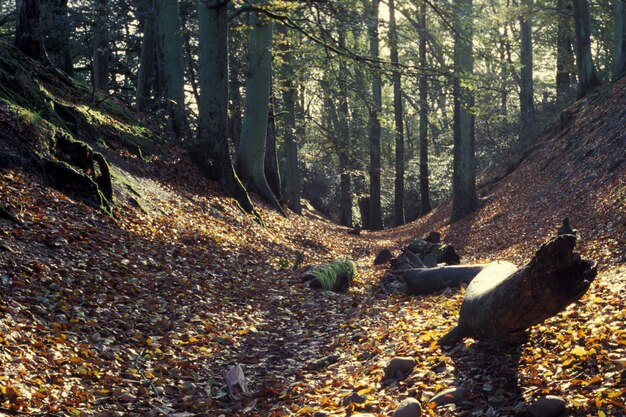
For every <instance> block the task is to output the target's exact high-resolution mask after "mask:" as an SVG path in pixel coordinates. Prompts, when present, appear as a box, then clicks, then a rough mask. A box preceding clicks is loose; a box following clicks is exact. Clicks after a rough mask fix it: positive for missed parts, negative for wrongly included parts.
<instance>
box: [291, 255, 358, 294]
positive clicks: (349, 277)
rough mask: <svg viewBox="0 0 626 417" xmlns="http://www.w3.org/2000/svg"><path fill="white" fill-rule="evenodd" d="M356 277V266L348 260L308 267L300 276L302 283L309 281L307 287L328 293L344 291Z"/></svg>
mask: <svg viewBox="0 0 626 417" xmlns="http://www.w3.org/2000/svg"><path fill="white" fill-rule="evenodd" d="M355 275H356V265H355V264H354V262H352V261H349V260H339V261H335V262H331V263H327V264H322V265H313V266H311V267H309V268H308V269H307V270H306V271H305V272H304V274H303V275H302V280H303V281H309V287H311V288H321V289H323V290H330V291H335V292H339V291H345V290H347V289H348V287H349V286H350V285H351V284H352V281H353V280H354V276H355Z"/></svg>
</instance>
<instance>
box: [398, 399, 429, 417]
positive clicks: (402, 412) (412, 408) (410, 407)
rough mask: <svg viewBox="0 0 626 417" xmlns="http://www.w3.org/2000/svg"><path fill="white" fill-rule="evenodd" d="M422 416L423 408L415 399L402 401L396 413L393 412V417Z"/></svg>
mask: <svg viewBox="0 0 626 417" xmlns="http://www.w3.org/2000/svg"><path fill="white" fill-rule="evenodd" d="M421 415H422V406H421V405H420V403H419V401H417V400H416V399H415V398H407V399H406V400H404V401H402V402H401V403H400V404H399V405H398V408H396V411H394V412H393V417H420V416H421Z"/></svg>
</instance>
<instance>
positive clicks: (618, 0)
mask: <svg viewBox="0 0 626 417" xmlns="http://www.w3.org/2000/svg"><path fill="white" fill-rule="evenodd" d="M613 21H614V24H615V43H614V46H613V79H618V78H619V77H621V76H622V75H624V74H625V73H626V4H624V0H613Z"/></svg>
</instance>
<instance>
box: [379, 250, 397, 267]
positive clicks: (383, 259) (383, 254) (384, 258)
mask: <svg viewBox="0 0 626 417" xmlns="http://www.w3.org/2000/svg"><path fill="white" fill-rule="evenodd" d="M391 259H393V254H392V253H391V251H390V250H389V249H383V250H381V251H380V252H378V255H376V258H375V259H374V265H382V264H386V263H387V262H389V261H390V260H391Z"/></svg>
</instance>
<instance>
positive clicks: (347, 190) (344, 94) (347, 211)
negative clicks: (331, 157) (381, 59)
mask: <svg viewBox="0 0 626 417" xmlns="http://www.w3.org/2000/svg"><path fill="white" fill-rule="evenodd" d="M339 45H340V46H341V47H342V48H345V46H346V45H345V33H344V32H343V28H341V29H340V30H339ZM347 72H348V69H347V68H346V66H345V63H344V62H343V61H339V73H338V75H337V83H338V84H339V90H340V97H339V106H338V109H337V110H338V119H339V125H338V126H337V127H338V132H339V135H340V138H339V142H340V146H339V165H340V172H341V174H340V181H339V182H340V189H341V197H340V203H341V219H340V221H341V224H343V225H344V226H348V227H352V226H353V225H354V224H353V223H354V219H353V217H352V171H351V166H352V164H351V157H350V155H351V153H352V145H353V144H352V137H351V132H350V104H349V101H348V80H347V77H346V74H347Z"/></svg>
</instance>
